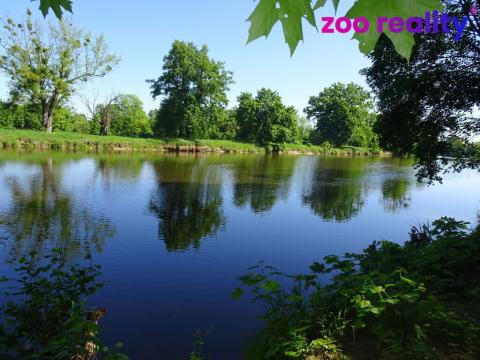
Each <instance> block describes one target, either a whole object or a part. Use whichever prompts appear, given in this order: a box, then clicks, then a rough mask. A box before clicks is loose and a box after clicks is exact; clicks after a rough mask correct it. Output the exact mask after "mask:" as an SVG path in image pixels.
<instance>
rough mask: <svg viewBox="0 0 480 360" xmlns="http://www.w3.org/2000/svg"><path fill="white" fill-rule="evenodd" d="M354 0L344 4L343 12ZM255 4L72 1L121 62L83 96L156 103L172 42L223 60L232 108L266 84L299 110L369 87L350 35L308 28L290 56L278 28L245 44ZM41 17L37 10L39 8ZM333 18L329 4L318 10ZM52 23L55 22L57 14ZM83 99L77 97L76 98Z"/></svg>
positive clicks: (82, 21)
mask: <svg viewBox="0 0 480 360" xmlns="http://www.w3.org/2000/svg"><path fill="white" fill-rule="evenodd" d="M352 2H353V0H347V1H342V2H341V6H340V8H339V14H342V15H343V14H344V13H345V12H346V9H347V8H348V7H349V6H350V5H351V3H352ZM2 3H3V6H2V7H1V9H0V15H2V16H10V17H13V18H19V17H22V16H23V14H24V11H25V9H26V8H27V7H30V8H32V9H35V10H36V9H37V7H38V2H33V3H32V2H31V1H30V0H15V1H6V0H2ZM255 4H256V2H253V1H252V0H174V1H172V0H138V1H119V0H74V14H73V15H72V20H73V23H74V24H75V25H76V26H77V27H80V28H84V29H88V30H90V31H91V32H92V33H93V34H100V33H104V35H105V37H106V40H107V43H108V44H109V47H110V49H111V51H113V52H115V53H117V54H118V55H120V56H121V58H122V61H121V63H120V65H119V66H117V67H116V68H115V69H114V71H113V72H112V73H110V74H109V75H108V76H107V77H105V78H104V79H101V80H98V81H96V82H95V83H93V84H90V85H88V86H85V87H84V88H82V89H81V90H80V93H83V94H87V95H88V94H92V93H95V92H97V91H99V92H100V95H101V96H104V95H107V94H109V93H112V92H116V93H129V94H136V95H138V96H139V97H140V98H141V99H142V101H143V102H144V107H145V110H146V111H148V110H150V109H153V108H157V107H158V105H159V102H160V101H159V100H158V99H157V100H156V101H153V99H152V98H151V96H150V91H149V88H148V85H147V84H146V83H145V79H149V78H157V77H158V76H159V75H160V74H161V68H162V59H163V57H164V56H165V54H166V53H167V52H168V50H169V48H170V45H171V44H172V42H173V40H175V39H178V40H184V41H192V42H194V43H196V44H199V45H201V44H207V45H208V47H209V49H210V56H211V57H213V58H214V59H216V60H220V61H223V62H225V66H226V68H227V69H228V70H231V71H233V73H234V80H235V84H234V85H232V86H231V90H230V92H229V99H230V105H229V106H233V105H234V104H235V100H236V97H237V96H238V95H239V94H240V92H242V91H250V92H256V91H257V90H258V89H260V88H261V87H268V88H272V89H274V90H277V91H278V92H279V93H280V95H281V96H282V98H283V100H284V102H285V103H286V104H288V105H293V106H295V107H296V108H297V109H298V110H300V111H302V110H303V108H304V107H305V106H306V104H307V101H308V98H309V96H311V95H316V94H318V93H319V91H321V90H322V89H323V88H324V87H325V86H328V85H330V84H332V83H334V82H350V81H353V82H356V83H359V84H361V85H364V86H365V81H364V79H363V77H362V76H361V75H359V73H358V72H359V70H360V69H362V68H364V67H366V66H368V64H369V61H368V59H366V58H365V57H364V56H363V55H362V54H361V53H360V52H359V50H358V47H357V42H356V41H354V40H351V35H352V34H320V33H317V32H316V31H315V29H313V28H311V27H310V26H305V42H304V43H303V44H302V43H301V44H300V45H299V47H298V49H297V51H296V53H295V54H294V55H293V57H290V53H289V50H288V47H287V45H286V44H285V42H284V40H283V35H282V31H281V27H280V26H279V25H277V26H276V27H275V28H274V30H273V32H272V34H271V35H270V37H269V38H268V39H266V40H265V39H259V40H257V41H255V42H253V43H251V44H249V45H246V39H247V35H248V23H247V22H246V19H247V17H248V16H249V14H250V13H251V12H252V11H253V9H254V7H255ZM36 13H37V14H39V12H38V11H36ZM322 15H324V16H333V15H334V11H333V8H332V7H326V8H325V9H323V10H321V11H320V12H319V13H318V14H317V19H318V18H319V16H322ZM48 20H49V21H56V20H55V18H53V17H52V16H49V17H48ZM6 85H7V83H6V81H5V79H3V78H2V79H1V80H0V96H1V97H2V98H6V97H7V95H8V89H7V86H6ZM72 101H73V103H74V104H77V105H78V104H79V103H80V101H79V99H78V96H77V97H76V98H74V99H73V100H72Z"/></svg>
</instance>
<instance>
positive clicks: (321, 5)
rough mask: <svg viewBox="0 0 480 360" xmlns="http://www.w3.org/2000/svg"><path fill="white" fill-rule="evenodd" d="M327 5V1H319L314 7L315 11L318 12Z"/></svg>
mask: <svg viewBox="0 0 480 360" xmlns="http://www.w3.org/2000/svg"><path fill="white" fill-rule="evenodd" d="M326 3H327V0H317V2H316V3H315V5H314V6H313V10H318V9H320V8H321V7H324V6H325V4H326Z"/></svg>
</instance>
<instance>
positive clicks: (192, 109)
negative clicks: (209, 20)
mask: <svg viewBox="0 0 480 360" xmlns="http://www.w3.org/2000/svg"><path fill="white" fill-rule="evenodd" d="M232 82H233V81H232V73H231V72H230V71H227V70H225V66H224V64H223V63H222V62H218V61H215V60H213V59H211V58H210V57H209V55H208V48H207V46H206V45H204V46H202V47H201V48H198V47H197V46H195V45H194V44H193V43H186V42H183V41H178V40H177V41H174V43H173V45H172V48H171V50H170V52H169V53H168V54H167V56H165V58H164V63H163V74H162V75H161V76H160V77H159V78H158V79H157V80H147V83H149V84H150V87H151V89H152V95H153V98H154V99H155V98H157V97H159V96H161V97H162V103H161V106H160V110H159V112H158V114H157V121H156V124H155V130H156V133H157V134H158V135H162V136H169V137H182V138H186V139H198V138H208V137H211V136H210V135H211V134H212V133H217V130H216V129H217V127H218V124H219V123H221V119H222V118H223V117H224V115H225V107H226V105H227V104H228V99H227V94H226V92H227V90H229V89H228V86H229V85H230V84H231V83H232Z"/></svg>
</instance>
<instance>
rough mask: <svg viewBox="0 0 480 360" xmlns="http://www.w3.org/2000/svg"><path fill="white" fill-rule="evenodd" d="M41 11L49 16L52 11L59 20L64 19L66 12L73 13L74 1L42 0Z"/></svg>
mask: <svg viewBox="0 0 480 360" xmlns="http://www.w3.org/2000/svg"><path fill="white" fill-rule="evenodd" d="M39 9H40V11H41V12H42V14H43V16H47V14H48V12H49V11H50V9H52V11H53V13H54V14H55V16H56V17H57V18H58V19H61V18H62V15H63V12H64V11H69V12H72V0H40V7H39Z"/></svg>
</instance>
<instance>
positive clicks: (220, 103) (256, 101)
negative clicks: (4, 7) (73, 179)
mask: <svg viewBox="0 0 480 360" xmlns="http://www.w3.org/2000/svg"><path fill="white" fill-rule="evenodd" d="M2 39H5V40H4V41H3V40H2V46H1V47H0V71H2V72H3V73H4V74H5V75H6V76H7V77H8V78H9V87H10V97H9V99H8V100H7V101H2V102H0V127H2V128H17V129H34V130H42V129H43V130H45V131H47V132H51V131H69V132H79V133H89V134H97V135H104V136H105V135H118V136H127V137H153V136H155V137H162V138H184V139H190V140H192V139H223V140H236V141H242V142H249V143H255V144H258V145H261V146H279V145H280V146H281V145H282V144H285V143H298V144H316V145H323V146H337V147H340V146H344V145H350V146H360V147H370V148H375V149H376V148H378V138H377V136H376V134H375V133H374V131H373V129H374V125H375V123H376V117H377V116H376V114H375V110H374V106H373V101H372V98H371V97H370V94H369V93H368V92H367V91H366V90H364V89H363V88H361V87H360V86H358V85H355V84H347V85H345V84H339V83H337V84H333V85H332V86H331V87H328V88H326V89H324V90H323V91H322V92H320V94H319V95H318V96H312V97H311V98H310V101H309V105H308V107H307V108H306V109H305V110H304V112H305V115H306V116H305V117H303V116H301V115H299V114H298V113H297V110H296V109H295V108H294V107H292V106H287V105H285V104H284V103H283V100H282V98H281V97H280V95H279V94H278V93H277V92H276V91H274V90H271V89H266V88H262V89H260V90H258V92H257V93H256V94H251V93H247V92H244V93H241V94H240V96H238V98H237V104H236V105H235V106H234V107H231V108H228V97H227V92H228V91H229V86H230V85H231V84H232V83H233V73H232V72H231V71H228V70H227V69H226V68H225V64H224V63H222V62H219V61H216V60H214V59H212V58H210V56H209V53H208V48H207V46H206V45H204V46H202V47H197V46H196V45H195V44H193V43H188V42H183V41H174V42H173V44H172V47H171V49H170V51H169V53H168V54H167V55H166V56H165V58H164V59H163V68H162V73H161V74H160V76H159V77H158V78H157V79H152V80H147V83H148V84H149V86H150V89H151V93H152V96H153V98H154V99H156V98H160V99H161V103H160V107H159V108H158V109H157V110H154V111H151V112H149V114H148V115H147V114H146V113H145V111H144V108H143V104H142V101H141V100H140V99H139V98H138V97H137V96H135V95H132V94H115V95H111V96H110V97H108V98H106V99H105V100H104V101H102V102H99V103H97V101H96V100H89V101H85V105H86V111H85V112H86V113H87V114H82V113H79V112H77V111H75V110H73V108H72V107H71V106H70V105H69V104H70V99H71V97H72V95H73V94H74V93H75V92H77V91H78V84H80V83H84V82H87V81H89V80H91V79H93V78H95V77H103V76H105V75H106V74H107V73H108V72H110V71H111V70H112V68H113V66H114V65H116V64H117V63H118V62H119V58H118V57H117V56H116V55H114V54H110V53H109V52H108V48H107V45H106V43H105V40H104V39H103V36H99V37H97V38H93V37H92V36H91V34H89V33H88V32H85V31H83V30H79V29H76V28H74V27H73V26H72V25H70V24H67V23H65V22H63V21H61V22H59V24H58V25H56V26H50V27H45V26H44V25H41V24H39V23H36V22H34V20H33V19H32V13H31V12H30V11H27V16H26V19H25V20H23V21H22V22H15V21H13V20H12V19H4V20H3V34H2Z"/></svg>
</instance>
